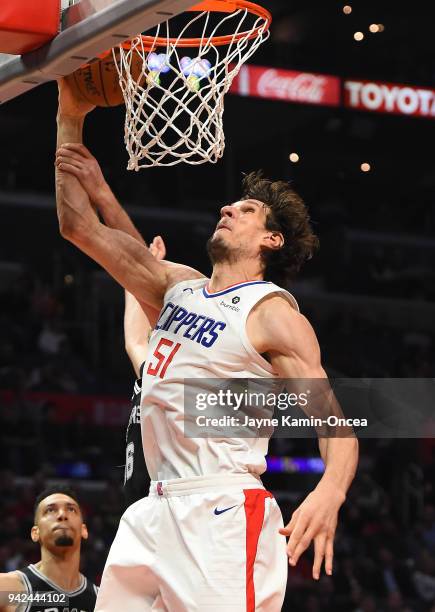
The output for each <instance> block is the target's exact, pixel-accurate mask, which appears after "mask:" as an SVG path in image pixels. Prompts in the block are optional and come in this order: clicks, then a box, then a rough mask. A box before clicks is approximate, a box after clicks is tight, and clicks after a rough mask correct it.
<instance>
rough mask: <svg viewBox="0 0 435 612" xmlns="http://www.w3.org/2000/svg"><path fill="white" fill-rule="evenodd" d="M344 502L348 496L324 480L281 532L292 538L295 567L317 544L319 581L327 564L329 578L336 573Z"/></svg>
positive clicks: (315, 575)
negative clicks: (337, 535) (336, 548)
mask: <svg viewBox="0 0 435 612" xmlns="http://www.w3.org/2000/svg"><path fill="white" fill-rule="evenodd" d="M344 499H345V496H344V494H343V493H342V492H341V491H339V489H338V488H337V487H336V486H335V485H333V484H331V483H329V482H322V481H320V482H319V484H318V485H317V487H316V488H315V489H314V491H312V492H311V493H310V494H309V495H308V496H307V497H306V498H305V499H304V501H303V502H302V504H301V505H300V506H299V507H298V508H297V509H296V510H295V511H294V512H293V514H292V518H291V520H290V522H289V523H288V525H286V526H285V527H284V528H283V529H280V530H279V532H280V533H281V534H282V535H285V536H289V541H288V543H287V554H288V557H289V563H290V565H292V566H293V567H294V566H295V565H296V564H297V562H298V560H299V557H300V556H301V554H302V553H303V552H304V551H305V550H306V549H307V548H308V547H309V545H310V544H311V542H312V541H314V563H313V578H314V579H315V580H318V579H319V577H320V570H321V567H322V563H323V562H324V563H325V571H326V573H327V574H328V576H330V575H331V574H332V563H333V558H334V537H335V530H336V528H337V520H338V511H339V509H340V506H341V505H342V504H343V502H344Z"/></svg>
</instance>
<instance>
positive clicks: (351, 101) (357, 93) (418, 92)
mask: <svg viewBox="0 0 435 612" xmlns="http://www.w3.org/2000/svg"><path fill="white" fill-rule="evenodd" d="M344 105H345V106H346V107H347V108H354V109H357V110H365V111H374V112H379V113H393V114H396V115H414V116H417V117H430V118H433V117H435V90H434V89H428V88H425V87H414V86H413V87H411V86H410V85H399V84H397V83H379V82H376V81H359V80H346V81H345V82H344Z"/></svg>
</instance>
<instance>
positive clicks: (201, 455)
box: [141, 278, 298, 480]
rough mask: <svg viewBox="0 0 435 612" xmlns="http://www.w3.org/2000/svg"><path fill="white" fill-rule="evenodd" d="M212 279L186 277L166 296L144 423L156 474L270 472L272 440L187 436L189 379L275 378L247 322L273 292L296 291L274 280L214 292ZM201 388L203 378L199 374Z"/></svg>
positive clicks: (149, 370) (146, 385)
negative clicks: (255, 345) (186, 387)
mask: <svg viewBox="0 0 435 612" xmlns="http://www.w3.org/2000/svg"><path fill="white" fill-rule="evenodd" d="M208 283H209V279H208V278H202V279H195V280H189V281H183V282H181V283H178V284H177V285H175V286H173V287H171V289H169V290H168V291H167V292H166V294H165V298H164V304H163V308H162V311H161V313H160V316H159V320H158V322H157V324H156V327H155V330H154V331H153V333H152V335H151V338H150V342H149V348H148V357H147V360H146V363H145V367H144V370H143V379H142V399H141V426H142V442H143V448H144V454H145V460H146V464H147V468H148V471H149V474H150V476H151V478H152V480H167V479H172V478H192V477H194V476H205V475H210V474H217V473H221V474H222V473H225V472H232V473H246V472H251V473H254V474H258V475H260V474H262V473H263V472H264V471H265V469H266V460H265V455H266V453H267V448H268V439H265V438H227V439H225V438H187V437H185V436H184V427H183V418H184V384H183V381H184V379H186V378H195V379H201V378H205V379H210V378H258V377H260V378H275V377H276V376H275V374H274V373H273V370H272V367H271V365H270V364H269V363H268V362H267V361H266V359H264V358H263V357H262V356H261V355H259V354H258V353H257V352H256V351H255V349H254V348H253V346H252V345H251V343H250V341H249V339H248V336H247V333H246V321H247V318H248V315H249V313H250V311H251V310H252V308H253V307H254V306H255V305H256V304H257V303H258V302H259V301H261V300H262V299H263V298H264V297H265V296H267V295H269V294H271V293H277V292H278V293H280V294H282V296H283V297H285V298H286V299H287V300H288V301H289V302H290V303H291V304H292V306H293V307H295V308H298V306H297V303H296V301H295V299H294V298H293V296H292V295H291V294H290V293H288V292H287V291H285V290H284V289H281V288H280V287H278V286H277V285H274V284H273V283H270V282H267V281H250V282H245V283H238V284H236V285H232V286H231V287H227V288H226V289H224V290H222V291H218V292H216V293H210V292H209V291H208V289H207V285H208ZM197 383H198V384H197V385H196V387H199V388H200V385H201V381H200V380H197Z"/></svg>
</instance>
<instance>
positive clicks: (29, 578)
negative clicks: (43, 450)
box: [0, 487, 97, 612]
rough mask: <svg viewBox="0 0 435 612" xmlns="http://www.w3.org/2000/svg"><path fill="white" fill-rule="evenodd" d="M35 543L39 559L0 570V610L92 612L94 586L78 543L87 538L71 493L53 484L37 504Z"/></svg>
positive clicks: (95, 589)
mask: <svg viewBox="0 0 435 612" xmlns="http://www.w3.org/2000/svg"><path fill="white" fill-rule="evenodd" d="M34 521H35V524H34V526H33V527H32V530H31V538H32V540H33V542H38V543H39V545H40V547H41V560H40V561H39V562H38V563H35V565H29V566H27V567H25V568H23V569H21V570H16V571H14V572H8V573H7V574H0V596H1V600H0V611H1V612H43V611H44V610H45V611H47V612H48V611H49V612H93V610H94V608H95V602H96V599H97V587H96V586H95V585H94V584H93V583H92V582H90V581H89V580H88V579H87V578H86V577H85V576H83V575H82V574H81V573H80V546H81V542H82V540H86V539H87V537H88V530H87V528H86V525H85V523H84V521H83V514H82V510H81V507H80V504H79V501H78V499H77V496H76V494H75V492H74V491H72V490H71V489H69V488H63V487H52V488H49V489H46V490H45V491H43V492H42V493H41V494H40V495H39V496H38V498H37V499H36V502H35V519H34Z"/></svg>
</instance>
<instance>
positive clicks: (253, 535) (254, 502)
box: [243, 489, 273, 612]
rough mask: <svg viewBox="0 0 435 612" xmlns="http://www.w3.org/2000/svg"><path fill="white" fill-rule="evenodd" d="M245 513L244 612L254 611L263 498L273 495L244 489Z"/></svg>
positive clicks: (262, 491) (257, 490) (259, 490)
mask: <svg viewBox="0 0 435 612" xmlns="http://www.w3.org/2000/svg"><path fill="white" fill-rule="evenodd" d="M243 493H244V494H245V515H246V612H255V585H254V563H255V557H256V556H257V548H258V539H259V537H260V533H261V528H262V527H263V520H264V500H265V499H266V497H273V495H272V493H269V491H265V490H264V489H244V491H243Z"/></svg>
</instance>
